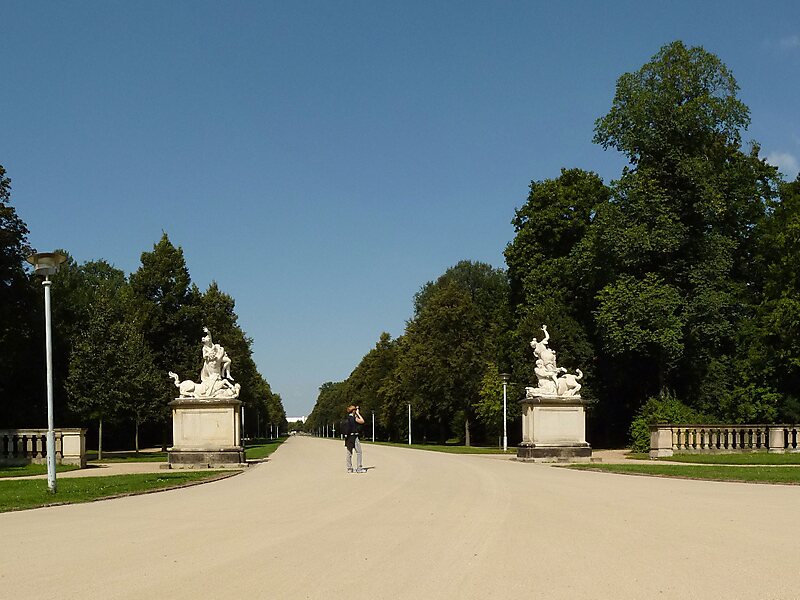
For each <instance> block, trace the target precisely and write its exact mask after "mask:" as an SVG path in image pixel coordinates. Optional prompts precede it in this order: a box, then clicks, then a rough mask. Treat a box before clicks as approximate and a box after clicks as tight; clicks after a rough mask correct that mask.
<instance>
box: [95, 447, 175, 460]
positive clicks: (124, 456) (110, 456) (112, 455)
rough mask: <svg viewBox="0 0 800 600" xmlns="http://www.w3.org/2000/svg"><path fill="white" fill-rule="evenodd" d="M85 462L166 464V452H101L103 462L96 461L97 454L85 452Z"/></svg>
mask: <svg viewBox="0 0 800 600" xmlns="http://www.w3.org/2000/svg"><path fill="white" fill-rule="evenodd" d="M86 460H89V461H92V462H100V463H120V462H123V463H124V462H167V453H166V452H139V454H136V452H134V451H133V450H131V451H124V452H120V451H118V450H115V451H113V452H103V460H97V452H96V451H95V452H87V453H86Z"/></svg>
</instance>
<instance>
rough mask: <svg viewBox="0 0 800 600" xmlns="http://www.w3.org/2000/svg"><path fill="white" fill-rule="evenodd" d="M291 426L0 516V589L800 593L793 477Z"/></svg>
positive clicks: (181, 595)
mask: <svg viewBox="0 0 800 600" xmlns="http://www.w3.org/2000/svg"><path fill="white" fill-rule="evenodd" d="M364 455H365V461H364V462H365V466H367V467H370V469H369V472H368V473H367V474H364V475H356V474H353V475H348V474H346V473H345V471H344V450H343V445H342V443H341V442H339V441H335V440H325V439H317V438H307V437H296V438H291V439H290V440H288V441H287V442H286V443H284V444H283V445H282V446H281V447H280V448H279V449H278V450H277V451H276V452H275V453H274V454H273V455H272V457H271V460H270V461H269V462H267V463H264V464H261V465H258V466H255V467H252V468H250V469H249V470H248V471H247V472H245V473H244V474H242V475H239V476H236V477H233V478H229V479H226V480H223V481H218V482H214V483H209V484H204V485H200V486H195V487H190V488H184V489H178V490H172V491H168V492H163V493H156V494H148V495H143V496H134V497H128V498H121V499H115V500H107V501H101V502H94V503H89V504H80V505H72V506H59V507H51V508H44V509H36V510H30V511H22V512H14V513H6V514H0V536H2V539H3V540H4V544H3V545H4V548H5V552H4V553H3V558H2V559H0V590H2V597H3V598H23V597H25V598H45V597H48V598H58V599H73V598H82V599H83V598H85V599H94V598H103V599H113V598H126V599H127V598H136V599H142V598H170V599H193V600H197V599H228V598H230V599H235V598H242V597H249V598H275V599H278V600H294V599H304V598H308V599H312V600H317V599H319V600H322V599H340V598H341V599H347V600H361V599H365V600H366V599H370V600H384V599H386V600H390V599H396V598H397V599H405V598H408V599H411V598H413V599H415V600H418V599H432V600H433V599H435V600H439V599H450V598H452V599H473V598H474V599H478V598H481V599H494V598H498V599H499V598H541V599H548V600H552V599H561V598H564V599H567V598H568V599H579V598H586V599H603V598H609V599H610V598H613V599H615V600H617V599H626V598H630V599H637V600H639V599H647V598H656V597H662V598H669V597H673V598H674V597H683V598H687V597H688V598H701V597H715V598H726V599H731V600H736V599H739V598H742V599H744V598H748V599H749V598H759V599H762V598H763V599H766V598H769V599H773V600H775V599H786V600H792V599H796V598H798V597H800V568H798V562H797V561H798V549H800V535H799V534H800V525H798V509H799V508H800V486H780V485H753V484H740V483H716V482H703V481H688V480H676V479H662V478H649V477H631V476H624V475H609V474H605V473H595V472H577V471H570V470H566V469H559V468H554V467H551V466H546V465H538V464H523V463H517V462H515V461H511V460H508V459H507V458H503V457H497V456H489V455H483V456H481V455H472V456H467V455H452V454H443V453H436V452H424V451H417V450H408V449H403V448H392V447H386V446H373V445H371V444H365V445H364Z"/></svg>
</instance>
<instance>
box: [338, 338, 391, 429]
mask: <svg viewBox="0 0 800 600" xmlns="http://www.w3.org/2000/svg"><path fill="white" fill-rule="evenodd" d="M397 354H398V351H397V341H396V340H392V337H391V336H390V335H389V334H388V333H386V332H383V333H381V336H380V339H379V340H378V342H377V343H376V344H375V347H374V348H373V349H371V350H370V351H369V352H367V354H365V355H364V358H362V359H361V362H359V363H358V366H356V368H355V369H353V372H352V373H350V376H349V377H348V378H347V380H346V381H347V392H348V396H349V398H350V402H351V403H352V404H355V405H357V406H359V407H361V414H362V415H363V416H364V418H365V419H369V418H370V416H369V415H371V413H372V412H373V411H374V412H375V415H376V421H377V423H376V427H380V428H381V429H383V430H384V431H385V432H386V433H387V434H389V435H391V434H392V433H394V437H399V435H398V433H399V432H398V427H397V425H398V423H397V422H396V421H397V420H398V419H397V418H396V415H395V414H394V413H395V412H396V411H394V410H393V407H392V405H391V400H390V398H389V396H388V394H387V385H390V380H391V377H392V374H393V372H394V369H395V368H396V366H397ZM370 426H371V425H370Z"/></svg>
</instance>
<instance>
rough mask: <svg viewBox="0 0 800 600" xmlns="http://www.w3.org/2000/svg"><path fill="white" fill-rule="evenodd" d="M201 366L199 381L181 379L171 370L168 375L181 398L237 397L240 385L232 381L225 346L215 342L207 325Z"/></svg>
mask: <svg viewBox="0 0 800 600" xmlns="http://www.w3.org/2000/svg"><path fill="white" fill-rule="evenodd" d="M203 331H204V332H205V335H204V336H203V338H202V341H203V368H202V369H201V370H200V383H197V382H194V381H191V380H189V379H187V380H185V381H181V380H180V378H179V377H178V375H177V374H175V373H173V372H172V371H170V372H169V376H170V377H172V379H173V380H174V381H175V387H177V388H178V389H179V390H180V394H181V398H238V397H239V390H240V388H241V386H240V385H239V384H238V383H233V377H231V359H230V358H228V353H227V352H225V348H223V347H222V346H220V345H219V344H215V343H214V340H213V339H212V338H211V332H210V331H209V330H208V327H203Z"/></svg>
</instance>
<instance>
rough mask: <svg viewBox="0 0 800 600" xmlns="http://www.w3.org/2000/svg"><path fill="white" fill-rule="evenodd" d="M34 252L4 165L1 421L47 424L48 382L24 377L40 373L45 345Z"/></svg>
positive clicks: (0, 199)
mask: <svg viewBox="0 0 800 600" xmlns="http://www.w3.org/2000/svg"><path fill="white" fill-rule="evenodd" d="M30 253H31V248H30V246H29V245H28V228H27V227H26V226H25V223H24V222H23V221H22V219H21V218H20V217H19V215H18V214H17V211H16V209H15V208H14V207H13V206H12V205H11V180H10V179H9V178H8V177H7V176H6V170H5V169H4V168H3V166H2V165H0V347H2V348H3V351H2V352H0V423H3V424H4V425H6V426H19V427H24V426H28V427H30V426H32V425H34V424H36V423H41V421H42V419H43V418H45V417H46V415H47V413H46V412H45V411H44V410H43V400H42V398H43V397H44V392H43V389H42V382H43V381H44V378H43V377H42V378H38V377H36V378H35V380H34V378H32V377H20V374H21V373H31V372H32V371H33V372H36V373H39V372H40V369H39V368H38V367H40V366H41V365H42V354H43V350H42V348H43V345H40V344H39V341H40V339H41V338H42V336H41V334H40V332H41V329H42V327H43V325H42V323H43V322H44V321H43V318H40V317H42V313H41V307H40V303H41V300H40V298H41V296H40V295H39V293H37V292H39V289H38V287H41V286H35V285H33V284H32V282H31V280H30V279H29V278H28V275H27V274H26V272H25V268H24V265H25V257H26V256H28V255H29V254H30Z"/></svg>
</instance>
